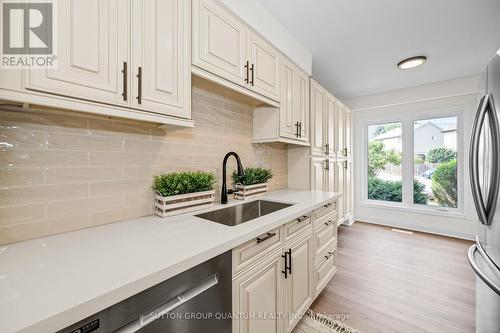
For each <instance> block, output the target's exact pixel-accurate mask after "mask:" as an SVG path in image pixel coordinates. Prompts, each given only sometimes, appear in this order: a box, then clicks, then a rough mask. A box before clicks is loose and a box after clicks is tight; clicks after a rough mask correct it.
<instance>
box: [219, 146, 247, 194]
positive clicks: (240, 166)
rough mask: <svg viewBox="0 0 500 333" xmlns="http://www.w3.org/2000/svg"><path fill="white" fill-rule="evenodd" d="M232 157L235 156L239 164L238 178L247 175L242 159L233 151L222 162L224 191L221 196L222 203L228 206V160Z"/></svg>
mask: <svg viewBox="0 0 500 333" xmlns="http://www.w3.org/2000/svg"><path fill="white" fill-rule="evenodd" d="M230 156H234V158H236V163H238V176H240V177H243V176H244V175H245V171H244V170H243V165H242V164H241V160H240V157H239V156H238V154H236V153H235V152H234V151H231V152H229V153H227V154H226V156H224V160H223V161H222V191H221V194H220V203H221V204H227V184H226V164H227V160H228V158H229V157H230Z"/></svg>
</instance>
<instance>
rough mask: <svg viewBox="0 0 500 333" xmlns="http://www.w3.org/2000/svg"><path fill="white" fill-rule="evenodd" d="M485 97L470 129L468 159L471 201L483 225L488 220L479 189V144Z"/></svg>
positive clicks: (484, 113) (484, 114)
mask: <svg viewBox="0 0 500 333" xmlns="http://www.w3.org/2000/svg"><path fill="white" fill-rule="evenodd" d="M486 105H487V103H486V96H483V97H482V98H481V101H480V102H479V106H478V111H477V113H476V117H475V119H474V125H473V127H472V135H471V141H470V149H469V150H470V157H469V173H470V180H471V190H472V199H473V201H474V205H475V206H476V210H477V214H478V215H479V220H480V221H481V223H483V224H485V223H486V221H487V220H488V219H487V218H486V206H485V205H484V199H483V195H482V193H481V188H480V187H479V165H478V164H479V144H480V141H479V139H480V134H481V130H482V127H483V124H484V118H485V116H486Z"/></svg>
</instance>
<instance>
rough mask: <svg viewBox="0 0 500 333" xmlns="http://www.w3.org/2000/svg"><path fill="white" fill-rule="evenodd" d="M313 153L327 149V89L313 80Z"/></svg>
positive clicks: (319, 153) (317, 153)
mask: <svg viewBox="0 0 500 333" xmlns="http://www.w3.org/2000/svg"><path fill="white" fill-rule="evenodd" d="M310 112H311V153H312V154H313V155H323V153H324V151H325V144H326V142H325V89H323V87H322V86H320V85H319V84H318V83H316V81H314V80H311V110H310Z"/></svg>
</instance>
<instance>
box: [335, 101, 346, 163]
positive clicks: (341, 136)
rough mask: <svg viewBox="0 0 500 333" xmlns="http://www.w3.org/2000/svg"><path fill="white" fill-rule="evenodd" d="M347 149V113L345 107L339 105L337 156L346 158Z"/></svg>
mask: <svg viewBox="0 0 500 333" xmlns="http://www.w3.org/2000/svg"><path fill="white" fill-rule="evenodd" d="M344 148H345V112H344V107H343V106H341V105H339V112H338V126H337V156H339V157H345V156H344Z"/></svg>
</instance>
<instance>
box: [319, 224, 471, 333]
mask: <svg viewBox="0 0 500 333" xmlns="http://www.w3.org/2000/svg"><path fill="white" fill-rule="evenodd" d="M391 229H392V228H390V227H384V226H378V225H373V224H368V223H361V222H356V223H354V224H353V225H352V226H351V227H346V226H342V227H340V228H339V232H338V257H337V259H338V262H337V265H338V270H337V273H336V274H335V276H334V277H333V279H332V280H331V281H330V282H329V284H328V285H327V286H326V287H325V289H324V290H323V292H322V293H321V294H320V295H319V296H318V298H317V299H316V301H315V302H314V303H313V305H312V306H311V308H312V309H313V310H314V311H316V312H320V313H326V314H334V315H338V316H342V315H343V316H344V317H346V316H348V319H346V320H344V321H343V322H344V323H346V324H347V325H349V326H351V327H353V328H357V329H359V330H360V331H361V332H365V333H377V332H384V333H388V332H398V333H411V332H419V333H422V332H439V333H448V332H450V333H461V332H468V333H470V332H474V331H475V277H474V273H473V272H472V269H471V268H470V267H469V264H468V262H467V249H468V248H469V246H470V245H471V244H472V242H469V241H465V240H458V239H453V238H447V237H441V236H435V235H430V234H425V233H418V232H414V234H413V235H408V234H404V233H398V232H394V231H392V230H391Z"/></svg>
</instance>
